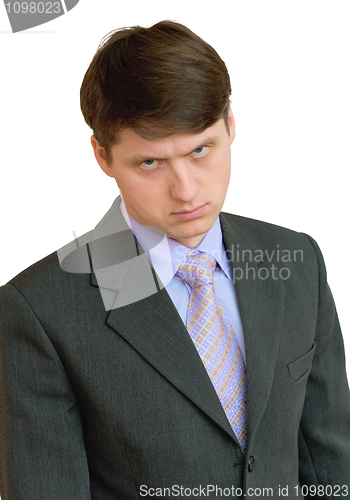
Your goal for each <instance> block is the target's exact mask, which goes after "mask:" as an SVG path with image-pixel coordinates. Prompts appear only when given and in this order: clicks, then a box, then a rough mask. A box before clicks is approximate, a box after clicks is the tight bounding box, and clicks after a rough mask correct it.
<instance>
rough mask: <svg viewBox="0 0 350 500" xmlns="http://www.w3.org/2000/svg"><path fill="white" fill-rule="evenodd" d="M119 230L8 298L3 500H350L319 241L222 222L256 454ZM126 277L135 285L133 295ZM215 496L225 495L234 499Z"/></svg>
mask: <svg viewBox="0 0 350 500" xmlns="http://www.w3.org/2000/svg"><path fill="white" fill-rule="evenodd" d="M116 220H118V221H119V222H120V221H121V223H122V219H120V211H119V208H118V203H115V204H114V205H113V207H112V209H111V210H110V212H109V213H108V214H107V215H106V217H105V218H104V219H103V220H102V222H101V223H100V224H99V225H98V226H97V228H96V229H95V231H93V232H92V233H88V234H87V235H85V236H83V237H82V238H80V239H79V241H78V242H76V244H74V245H75V246H74V245H73V246H68V247H66V249H64V250H63V251H62V250H61V251H60V252H59V253H58V255H57V253H54V254H52V255H50V256H48V257H47V258H45V259H43V260H42V261H40V262H38V263H37V264H35V265H33V266H32V267H30V268H29V269H27V270H26V271H24V272H23V273H21V274H20V275H18V276H17V277H16V278H14V279H13V280H12V281H10V283H9V284H7V285H5V286H4V287H2V288H1V293H0V318H1V321H0V334H1V337H0V346H1V349H0V367H1V370H0V389H1V414H0V418H1V421H0V458H1V475H0V478H1V480H0V491H1V497H2V500H39V499H43V500H61V499H64V500H88V499H94V500H107V499H108V500H112V499H113V500H115V499H123V500H129V499H130V500H131V499H137V498H145V497H147V495H145V493H146V492H148V498H151V497H152V494H153V496H155V494H156V492H157V491H158V493H159V495H158V496H157V497H158V498H159V497H160V493H162V496H161V497H163V498H167V497H168V496H170V495H167V494H166V492H164V491H162V492H161V490H150V488H166V487H167V488H172V487H173V490H172V493H173V494H174V495H173V498H175V495H176V492H177V491H178V492H180V491H181V490H180V487H181V486H182V487H183V488H192V493H191V490H189V489H188V490H186V494H182V495H178V498H196V497H198V495H197V493H199V490H194V489H193V488H199V486H202V487H205V488H206V486H207V485H213V486H217V487H218V488H222V491H223V493H222V498H224V492H226V493H228V490H224V488H230V489H231V497H232V498H237V496H239V489H238V490H236V494H235V496H234V495H233V494H232V487H235V488H242V491H243V493H244V492H246V493H247V496H250V497H252V498H258V497H259V498H261V496H262V493H261V492H260V494H259V490H255V489H256V488H259V489H260V490H263V488H271V490H269V491H268V492H266V493H265V496H268V497H269V498H275V499H277V498H283V496H281V493H279V487H280V488H286V487H287V486H288V488H289V489H288V498H302V492H301V491H300V490H299V491H298V495H297V490H296V488H297V486H298V485H309V486H316V487H318V488H319V490H318V493H320V494H319V495H316V496H314V497H313V498H321V496H322V495H321V493H322V489H321V490H320V487H322V486H324V487H326V486H328V490H327V491H328V494H329V493H331V495H330V497H336V496H341V497H342V498H344V496H345V493H348V492H347V489H346V488H347V487H349V486H350V402H349V401H350V399H349V389H348V385H347V381H346V375H345V360H344V348H343V340H342V337H341V333H340V329H339V325H338V320H337V315H336V311H335V307H334V303H333V299H332V296H331V293H330V290H329V288H328V285H327V281H326V271H325V267H324V263H323V259H322V256H321V253H320V251H319V249H318V247H317V245H316V243H315V242H314V241H313V240H312V239H311V238H309V237H308V236H306V235H303V234H299V233H295V232H293V231H290V230H287V229H284V228H281V227H277V226H273V225H269V224H266V223H262V222H258V221H255V220H251V219H246V218H242V217H238V216H234V215H230V214H226V213H222V214H221V215H220V220H221V227H222V232H223V238H224V244H225V246H226V249H227V250H228V251H231V256H233V257H234V260H235V262H234V266H235V268H236V269H241V271H242V273H241V272H236V278H237V279H236V290H237V295H238V301H239V307H240V313H241V317H242V322H243V328H244V335H245V345H246V366H247V377H248V448H247V454H246V457H244V456H243V455H242V453H241V450H240V448H239V445H238V442H237V440H236V438H235V436H234V434H233V431H232V429H231V427H230V425H229V423H228V421H227V419H226V416H225V413H224V411H223V409H222V407H221V405H220V402H219V399H218V397H217V395H216V393H215V390H214V389H213V386H212V384H211V382H210V379H209V377H208V375H207V373H206V370H205V368H204V366H203V364H202V362H201V360H200V358H199V356H198V354H197V351H196V348H195V347H194V345H193V343H192V340H191V339H190V337H189V335H188V333H187V330H186V328H185V326H184V325H183V323H182V321H181V319H180V317H179V315H178V313H177V311H176V309H175V307H174V305H173V303H172V301H171V299H170V298H169V296H168V294H167V292H166V290H165V289H164V287H162V284H161V283H159V280H158V279H157V277H156V275H155V273H154V270H153V269H152V267H151V266H150V264H149V262H148V260H147V259H146V260H144V259H145V254H143V252H142V249H140V248H139V245H137V243H135V241H134V240H133V236H132V235H131V233H130V232H128V231H127V227H122V228H120V227H119V228H118V230H115V227H114V224H115V221H116ZM128 238H129V239H128ZM126 240H128V241H129V243H128V244H127V245H125V241H126ZM94 245H95V250H96V248H97V249H98V251H94ZM96 245H97V246H96ZM127 247H129V253H128V251H126V250H125V248H127ZM131 247H133V249H131ZM104 248H106V251H104ZM120 248H121V250H120ZM113 249H114V251H113ZM298 250H300V251H301V252H299V253H297V254H293V252H294V251H298ZM232 251H233V252H232ZM243 251H245V252H243ZM113 252H114V253H113ZM288 252H291V253H290V258H289V259H288V255H289V254H288ZM263 253H264V255H263ZM228 255H229V257H230V253H228ZM128 257H130V258H129V261H128ZM237 257H238V258H237ZM282 257H283V259H284V260H282ZM243 258H244V262H242V259H243ZM113 259H114V260H113ZM141 261H142V262H143V264H144V269H145V271H144V273H143V274H142V272H141V271H140V269H141V267H142V266H141V267H138V265H139V264H140V262H141ZM135 262H137V263H138V264H136V269H137V272H136V273H135V272H134V271H133V270H134V269H135ZM273 265H274V266H275V269H274V270H272V266H273ZM62 268H63V269H62ZM282 268H284V269H283V270H281V269H282ZM64 269H66V270H64ZM121 269H122V270H121ZM113 273H114V274H113ZM128 273H129V274H128ZM140 273H141V274H140ZM111 274H112V275H113V276H114V277H118V279H119V280H120V282H121V283H129V284H127V285H126V287H127V292H128V293H126V294H124V295H123V293H122V288H123V287H122V286H121V285H120V283H119V284H118V285H117V286H116V285H115V283H114V280H111V279H110V278H109V277H110V276H111ZM241 274H242V276H240V275H241ZM126 276H129V278H130V279H126ZM132 276H133V278H132V279H131V277H132ZM138 276H139V278H138ZM140 276H141V277H140ZM138 279H139V281H140V283H138V282H137V280H138ZM135 280H136V282H135ZM145 280H146V281H147V286H145V287H144V286H143V284H142V283H141V281H142V282H143V283H144V282H145ZM135 284H136V287H135ZM152 286H153V287H154V290H151V288H152ZM139 289H140V290H141V292H140V294H139V296H138V297H137V301H135V302H133V303H132V302H131V303H130V293H133V292H132V290H134V293H135V294H137V293H139V292H138V290H139ZM118 297H119V299H118ZM125 297H126V298H125ZM135 297H136V295H135ZM118 300H119V302H118ZM135 300H136V299H135ZM123 304H124V305H123ZM337 485H338V486H337ZM176 487H178V489H176ZM174 488H175V489H174ZM338 488H339V489H338ZM202 491H205V492H206V493H209V494H207V495H206V497H212V498H220V491H219V490H214V491H213V492H212V493H210V490H209V491H208V490H202ZM283 491H284V493H286V489H284V490H283ZM303 493H304V496H307V488H306V487H304V488H303ZM336 493H339V495H337V494H336ZM196 495H197V496H196ZM202 496H203V494H202ZM349 496H350V495H349ZM225 498H227V495H226V496H225ZM310 498H311V496H310ZM345 498H346V496H345Z"/></svg>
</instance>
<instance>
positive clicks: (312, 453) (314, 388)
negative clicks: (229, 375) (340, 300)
mask: <svg viewBox="0 0 350 500" xmlns="http://www.w3.org/2000/svg"><path fill="white" fill-rule="evenodd" d="M308 238H309V240H310V242H311V244H312V245H313V247H314V249H315V252H316V255H317V259H318V263H319V300H318V317H317V326H316V336H315V343H316V351H315V357H314V360H313V365H312V370H311V372H310V376H309V379H308V384H307V388H306V397H305V403H304V410H303V414H302V419H301V423H300V431H299V476H300V485H304V487H303V494H304V496H305V498H336V497H338V496H339V497H340V498H350V395H349V387H348V382H347V377H346V367H345V354H344V344H343V338H342V334H341V331H340V326H339V321H338V317H337V313H336V309H335V304H334V301H333V297H332V294H331V291H330V289H329V286H328V284H327V276H326V269H325V265H324V261H323V258H322V255H321V252H320V250H319V248H318V246H317V244H316V243H315V241H314V240H312V239H311V238H310V237H308ZM299 496H301V494H300V492H299Z"/></svg>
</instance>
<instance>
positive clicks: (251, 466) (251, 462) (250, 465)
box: [248, 457, 254, 472]
mask: <svg viewBox="0 0 350 500" xmlns="http://www.w3.org/2000/svg"><path fill="white" fill-rule="evenodd" d="M253 470H254V457H249V460H248V472H253Z"/></svg>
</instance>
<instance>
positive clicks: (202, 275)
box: [176, 250, 216, 288]
mask: <svg viewBox="0 0 350 500" xmlns="http://www.w3.org/2000/svg"><path fill="white" fill-rule="evenodd" d="M215 267H216V260H215V259H214V257H212V256H211V255H209V254H207V253H204V252H200V251H199V250H191V251H190V253H189V254H188V255H187V257H186V259H185V260H184V262H183V263H182V264H181V265H180V267H179V269H178V271H177V273H176V274H177V275H178V276H180V278H182V279H183V280H184V281H186V282H187V283H188V284H189V285H190V286H191V287H192V288H194V287H197V286H202V285H207V284H208V283H213V282H214V270H215Z"/></svg>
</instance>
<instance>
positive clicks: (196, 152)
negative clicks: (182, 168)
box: [191, 146, 210, 158]
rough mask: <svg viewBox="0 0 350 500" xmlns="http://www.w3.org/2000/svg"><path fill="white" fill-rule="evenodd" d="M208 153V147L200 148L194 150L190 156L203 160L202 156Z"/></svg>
mask: <svg viewBox="0 0 350 500" xmlns="http://www.w3.org/2000/svg"><path fill="white" fill-rule="evenodd" d="M209 151H210V147H209V146H200V147H199V148H197V149H195V150H194V151H193V152H192V153H191V154H192V156H194V157H195V158H203V156H206V155H207V154H208V153H209Z"/></svg>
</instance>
